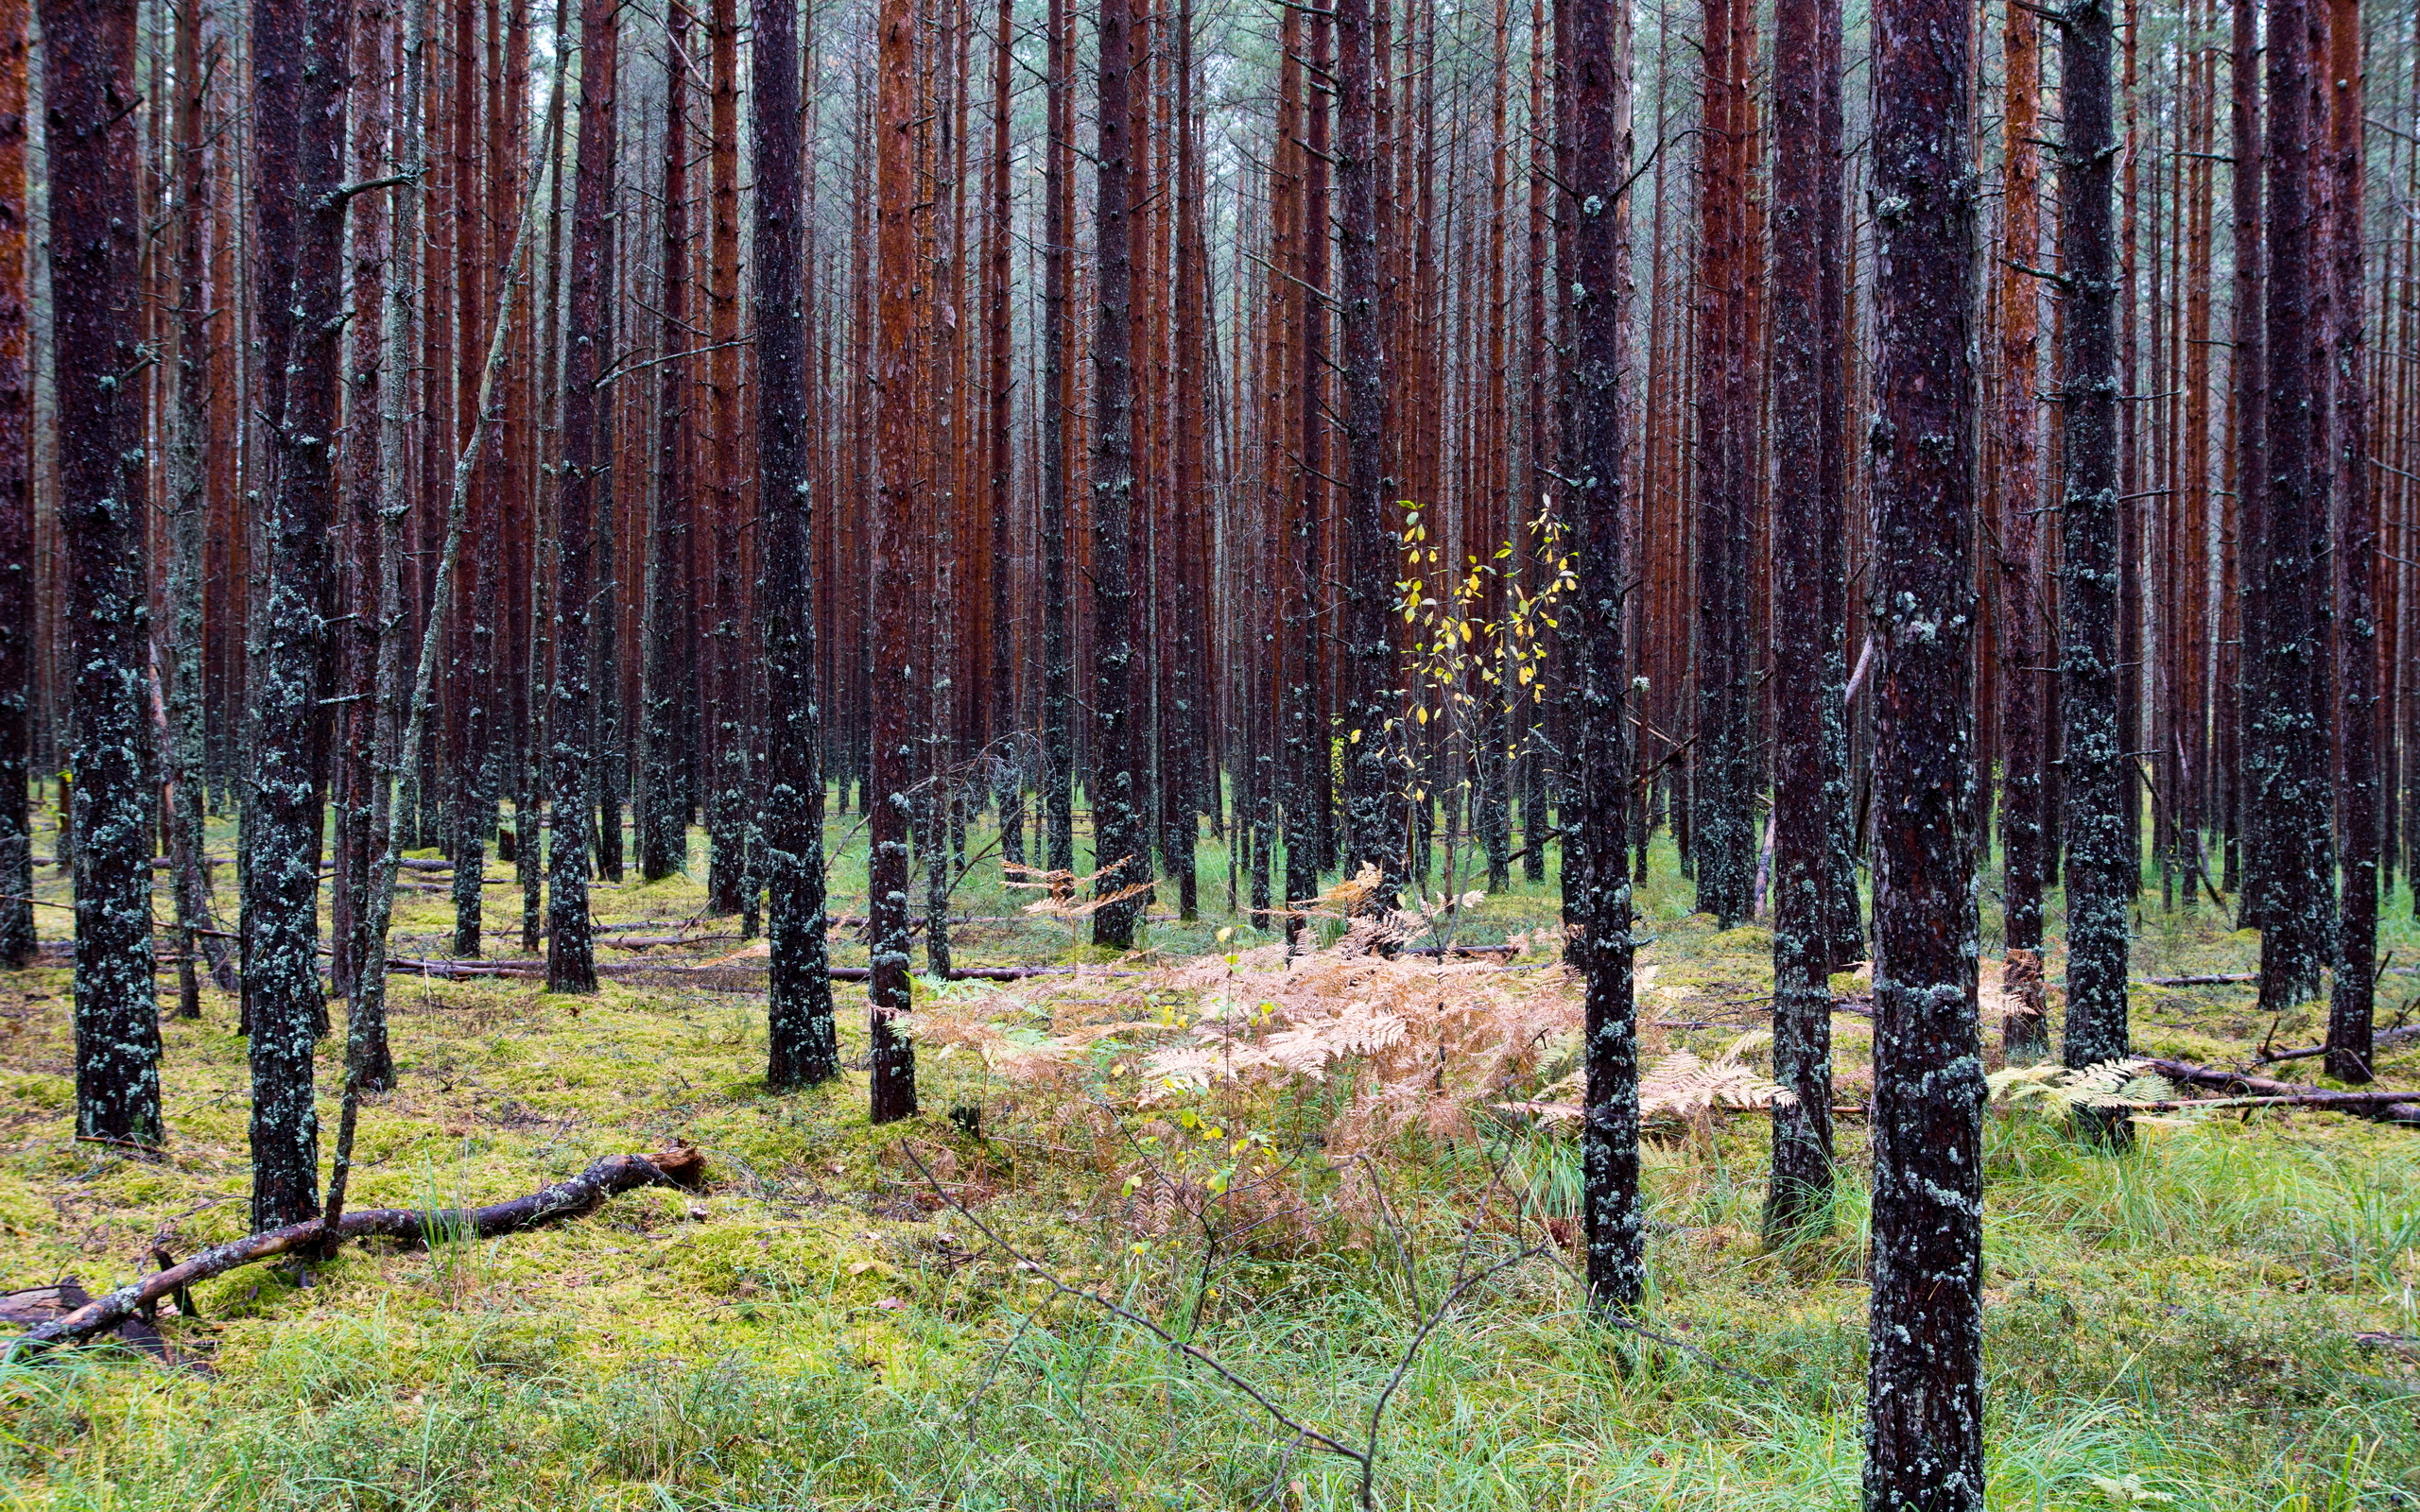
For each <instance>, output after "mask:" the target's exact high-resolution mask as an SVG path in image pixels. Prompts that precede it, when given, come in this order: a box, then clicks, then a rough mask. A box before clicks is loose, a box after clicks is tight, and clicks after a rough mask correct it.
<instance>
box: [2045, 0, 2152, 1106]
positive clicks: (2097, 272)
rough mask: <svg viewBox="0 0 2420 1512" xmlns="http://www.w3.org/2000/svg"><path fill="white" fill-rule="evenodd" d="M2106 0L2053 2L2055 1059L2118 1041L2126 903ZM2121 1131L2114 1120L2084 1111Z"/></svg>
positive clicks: (2102, 1051)
mask: <svg viewBox="0 0 2420 1512" xmlns="http://www.w3.org/2000/svg"><path fill="white" fill-rule="evenodd" d="M2110 41H2111V24H2110V14H2109V5H2108V0H2071V3H2070V4H2068V6H2067V7H2066V9H2064V10H2063V11H2061V12H2060V48H2059V80H2060V87H2059V94H2060V100H2061V112H2060V113H2061V122H2062V124H2061V130H2060V146H2059V263H2060V267H2061V270H2062V272H2061V277H2062V278H2063V279H2064V280H2065V283H2064V284H2063V285H2062V286H2063V288H2064V290H2065V292H2066V321H2065V334H2066V340H2065V343H2064V350H2063V352H2062V353H2061V356H2062V367H2063V368H2064V369H2065V370H2064V372H2063V374H2062V376H2061V379H2060V386H2059V395H2060V409H2061V412H2062V415H2063V417H2064V421H2063V434H2064V438H2065V444H2064V445H2063V447H2062V449H2061V455H2062V457H2063V459H2064V460H2063V470H2064V476H2063V479H2062V498H2061V503H2060V509H2059V521H2060V539H2061V544H2062V549H2063V561H2064V572H2065V579H2066V580H2065V583H2064V585H2063V587H2062V590H2061V593H2060V606H2061V609H2062V610H2063V612H2064V616H2065V624H2064V627H2063V630H2064V634H2063V637H2062V638H2063V640H2064V641H2065V643H2066V644H2065V645H2064V646H2063V648H2062V650H2061V653H2060V657H2059V681H2060V688H2059V710H2060V714H2061V717H2062V719H2063V720H2064V722H2065V725H2066V729H2065V731H2064V736H2063V740H2062V746H2063V747H2064V755H2063V762H2064V766H2065V772H2066V837H2065V840H2064V842H2063V844H2062V846H2061V849H2062V850H2063V851H2065V853H2066V876H2067V1022H2066V1037H2065V1038H2064V1040H2062V1041H2061V1043H2060V1052H2061V1055H2062V1057H2064V1059H2065V1060H2066V1064H2067V1065H2069V1066H2073V1067H2082V1066H2093V1065H2099V1064H2100V1063H2101V1062H2102V1061H2107V1060H2116V1059H2118V1058H2120V1057H2123V1056H2124V1055H2125V1054H2126V1053H2127V1011H2126V954H2127V940H2128V929H2127V921H2126V905H2127V901H2128V899H2129V897H2130V896H2131V891H2132V889H2131V887H2130V882H2131V870H2132V868H2133V866H2134V857H2135V845H2134V841H2133V840H2132V838H2131V837H2130V835H2129V833H2128V830H2127V827H2126V817H2125V809H2126V805H2127V804H2128V803H2129V802H2131V801H2132V798H2131V795H2132V793H2133V791H2134V789H2133V787H2132V785H2131V784H2130V782H2128V780H2127V774H2128V768H2129V766H2130V765H2131V764H2132V761H2133V758H2132V757H2131V756H2130V755H2129V754H2128V744H2129V743H2128V741H2127V740H2126V737H2125V734H2124V732H2123V731H2122V730H2121V729H2120V727H2119V724H2118V598H2117V594H2118V553H2119V541H2118V309H2117V306H2118V289H2119V286H2120V285H2119V272H2118V247H2117V242H2116V240H2115V237H2114V235H2113V231H2114V227H2113V225H2112V215H2111V210H2112V203H2111V196H2112V193H2113V190H2114V188H2115V183H2114V176H2113V163H2114V161H2115V159H2116V157H2117V148H2116V142H2115V139H2114V135H2113V127H2112V120H2111V96H2110ZM2084 1122H2085V1123H2086V1125H2088V1126H2090V1127H2091V1128H2093V1129H2095V1130H2098V1131H2100V1132H2102V1133H2104V1134H2106V1135H2108V1136H2110V1137H2119V1138H2122V1130H2124V1129H2125V1128H2126V1127H2127V1126H2128V1125H2126V1123H2125V1121H2124V1120H2122V1119H2108V1118H2102V1117H2099V1116H2097V1115H2086V1118H2085V1120H2084Z"/></svg>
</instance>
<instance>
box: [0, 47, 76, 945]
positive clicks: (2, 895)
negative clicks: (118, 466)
mask: <svg viewBox="0 0 2420 1512" xmlns="http://www.w3.org/2000/svg"><path fill="white" fill-rule="evenodd" d="M32 13H33V8H32V6H31V4H30V3H29V0H0V965H5V966H9V967H22V966H26V965H29V964H31V962H32V961H33V958H34V951H35V949H36V946H37V942H36V940H35V937H34V897H33V894H34V832H33V812H32V808H31V805H30V804H29V802H28V801H27V799H26V784H27V783H28V782H31V781H32V779H33V769H32V768H33V757H34V750H33V733H34V730H33V712H34V629H35V620H34V474H33V445H32V441H33V363H32V361H31V349H32V335H33V322H32V320H31V318H30V315H31V305H30V303H29V302H28V299H29V296H30V294H31V283H30V279H31V275H32V271H33V268H32V260H31V259H30V258H29V257H28V256H27V246H28V244H27V240H26V230H27V213H28V212H29V211H30V209H31V208H32V207H31V204H30V202H29V200H28V199H27V198H26V190H27V180H26V86H27V82H28V80H27V78H26V69H27V67H28V62H27V55H28V53H29V51H30V48H29V45H28V42H27V39H26V29H27V23H28V22H29V21H31V20H32ZM52 150H54V151H56V150H57V148H55V147H54V148H53V149H52ZM56 213H57V212H56V211H54V212H53V214H54V215H55V214H56ZM59 245H61V246H62V247H63V246H66V245H67V244H66V243H63V242H62V243H61V244H59Z"/></svg>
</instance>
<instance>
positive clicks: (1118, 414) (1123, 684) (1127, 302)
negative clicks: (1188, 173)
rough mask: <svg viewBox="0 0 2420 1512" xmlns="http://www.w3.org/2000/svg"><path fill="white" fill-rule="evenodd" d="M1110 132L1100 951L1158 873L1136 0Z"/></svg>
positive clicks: (1114, 14) (1106, 22)
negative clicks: (1143, 615)
mask: <svg viewBox="0 0 2420 1512" xmlns="http://www.w3.org/2000/svg"><path fill="white" fill-rule="evenodd" d="M1099 26H1100V32H1099V55H1098V56H1099V64H1098V67H1099V91H1100V93H1099V96H1098V107H1097V110H1096V118H1097V124H1098V131H1099V137H1098V156H1097V157H1096V158H1095V159H1094V185H1095V194H1096V198H1095V199H1094V201H1093V232H1094V235H1095V238H1096V241H1097V246H1098V251H1097V252H1096V254H1095V257H1094V268H1095V275H1094V276H1095V279H1096V281H1097V287H1096V289H1095V293H1094V299H1095V304H1096V309H1097V310H1098V324H1097V325H1096V326H1095V328H1094V335H1093V500H1092V504H1093V530H1092V546H1093V561H1092V581H1093V600H1092V609H1093V656H1092V662H1093V678H1092V682H1093V759H1092V781H1091V782H1090V783H1089V784H1088V791H1089V795H1090V797H1091V799H1092V807H1093V852H1094V862H1095V865H1096V867H1097V868H1102V875H1101V877H1100V880H1099V882H1098V884H1097V885H1096V888H1097V891H1096V896H1097V897H1098V898H1100V899H1102V900H1103V902H1102V903H1101V906H1100V907H1099V908H1098V910H1097V911H1096V912H1095V913H1094V914H1093V943H1094V944H1096V945H1102V946H1107V947H1109V948H1111V949H1114V950H1127V949H1130V948H1132V945H1133V943H1134V921H1135V919H1137V918H1138V917H1140V915H1141V914H1142V911H1143V905H1142V901H1141V899H1140V898H1139V897H1121V896H1120V895H1121V894H1124V893H1127V892H1128V891H1129V889H1131V888H1133V887H1135V886H1138V885H1141V884H1142V883H1143V882H1144V881H1145V880H1146V879H1147V878H1148V877H1149V876H1150V854H1149V843H1148V839H1147V837H1146V835H1145V833H1144V830H1143V816H1142V809H1141V806H1140V801H1139V800H1140V797H1141V795H1140V792H1139V787H1140V783H1139V782H1138V781H1137V777H1138V774H1137V773H1136V772H1135V770H1134V765H1135V763H1134V757H1135V754H1136V749H1137V747H1138V742H1137V740H1136V738H1135V727H1136V719H1135V711H1134V687H1133V682H1134V678H1133V667H1134V624H1133V616H1134V583H1133V567H1132V557H1133V536H1132V519H1133V508H1134V365H1133V361H1132V352H1133V338H1132V329H1133V327H1132V303H1133V293H1134V250H1133V236H1132V227H1131V226H1130V225H1129V222H1128V217H1129V215H1130V214H1131V213H1132V189H1131V188H1130V184H1131V183H1132V179H1133V171H1134V163H1135V160H1136V158H1137V156H1138V155H1139V153H1140V151H1141V144H1140V143H1138V142H1136V141H1135V140H1134V121H1133V119H1132V103H1131V101H1130V100H1129V98H1128V87H1129V83H1130V74H1131V72H1132V68H1133V66H1134V37H1133V18H1132V11H1131V9H1129V6H1128V3H1127V0H1102V3H1101V7H1100V20H1099Z"/></svg>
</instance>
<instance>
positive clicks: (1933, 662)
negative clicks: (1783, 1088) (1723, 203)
mask: <svg viewBox="0 0 2420 1512" xmlns="http://www.w3.org/2000/svg"><path fill="white" fill-rule="evenodd" d="M1973 27H1974V20H1973V11H1972V9H1971V8H1970V7H1968V6H1966V5H1964V4H1962V3H1961V0H1881V3H1879V4H1877V5H1876V7H1875V10H1874V43H1875V52H1874V57H1873V60H1872V62H1871V65H1870V66H1871V69H1872V76H1873V78H1874V181H1873V194H1874V199H1873V204H1874V215H1875V224H1876V236H1877V246H1876V259H1877V265H1876V278H1875V292H1874V299H1875V311H1874V318H1875V335H1876V347H1875V370H1874V421H1873V428H1872V432H1871V440H1870V443H1869V444H1870V453H1869V457H1870V464H1871V467H1872V477H1873V489H1874V522H1875V524H1874V529H1875V541H1874V550H1875V556H1874V574H1875V576H1874V588H1873V600H1872V606H1871V613H1872V616H1873V622H1874V633H1875V635H1876V640H1877V642H1878V649H1879V654H1880V656H1881V658H1882V660H1881V663H1880V670H1879V679H1878V681H1877V682H1876V686H1875V689H1874V695H1875V712H1874V760H1875V772H1874V803H1873V809H1874V814H1875V821H1874V823H1875V843H1874V877H1875V883H1874V890H1875V902H1874V928H1875V946H1876V950H1875V962H1874V1015H1875V1025H1874V1088H1875V1090H1874V1117H1873V1127H1874V1132H1873V1150H1874V1219H1873V1259H1872V1262H1871V1267H1872V1268H1871V1275H1872V1278H1873V1301H1872V1304H1871V1306H1872V1314H1871V1329H1870V1354H1869V1357H1868V1358H1869V1364H1868V1369H1867V1378H1866V1412H1867V1422H1866V1463H1865V1505H1866V1507H1867V1509H1868V1512H1979V1508H1981V1506H1982V1505H1983V1412H1982V1407H1983V1400H1982V1396H1983V1376H1982V1343H1983V1339H1982V1237H1983V1234H1982V1219H1983V1171H1982V1105H1983V1065H1982V1043H1981V1035H1980V1031H1979V1026H1978V1022H1977V1017H1976V982H1975V950H1976V935H1977V919H1976V912H1975V895H1974V874H1975V858H1974V845H1975V840H1974V835H1973V833H1971V829H1970V826H1971V824H1972V816H1973V815H1974V812H1975V804H1974V795H1973V783H1974V782H1975V764H1974V696H1975V690H1974V662H1973V645H1974V623H1975V614H1976V608H1977V606H1976V595H1975V592H1974V585H1973V577H1972V574H1971V568H1970V565H1969V564H1970V560H1971V553H1972V549H1973V544H1974V532H1975V498H1974V481H1973V480H1974V461H1975V442H1976V434H1975V420H1976V416H1975V411H1976V404H1975V373H1974V369H1973V358H1972V355H1971V353H1972V352H1973V350H1974V344H1973V337H1974V331H1973V324H1974V316H1975V301H1976V294H1977V287H1976V282H1977V279H1976V266H1975V265H1976V259H1975V248H1976V226H1975V220H1976V198H1977V184H1976V181H1975V169H1974V140H1973V123H1972V119H1971V114H1970V112H1971V109H1972V107H1971V103H1970V95H1969V91H1970V89H1971V88H1972V78H1973V68H1974V61H1975V59H1974V50H1975V49H1974V35H1973Z"/></svg>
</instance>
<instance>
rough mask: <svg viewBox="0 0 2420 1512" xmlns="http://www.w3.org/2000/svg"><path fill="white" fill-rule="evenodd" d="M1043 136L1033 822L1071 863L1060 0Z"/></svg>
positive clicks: (1068, 155) (1054, 13) (1066, 240)
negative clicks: (1038, 710) (1037, 731)
mask: <svg viewBox="0 0 2420 1512" xmlns="http://www.w3.org/2000/svg"><path fill="white" fill-rule="evenodd" d="M1049 26H1050V38H1049V67H1050V77H1049V82H1048V89H1049V92H1050V100H1049V133H1050V140H1049V143H1048V146H1047V148H1046V156H1045V158H1044V162H1043V181H1042V194H1043V200H1044V204H1043V240H1044V243H1045V246H1044V248H1043V254H1042V255H1043V275H1042V277H1043V289H1042V326H1043V330H1042V394H1041V407H1042V508H1041V515H1042V541H1041V545H1042V774H1041V775H1042V781H1041V787H1042V822H1043V834H1044V843H1043V865H1044V866H1045V867H1046V868H1049V869H1051V870H1054V871H1071V870H1073V869H1074V868H1075V865H1076V841H1075V796H1074V793H1073V791H1072V787H1073V783H1074V779H1075V770H1076V744H1075V713H1074V694H1073V691H1072V690H1073V683H1074V680H1075V673H1074V658H1073V654H1072V650H1071V647H1070V644H1069V637H1068V633H1067V531H1068V527H1069V521H1068V517H1067V413H1068V409H1069V404H1070V401H1069V395H1070V394H1072V392H1073V388H1072V385H1071V380H1072V377H1073V374H1072V373H1071V372H1070V370H1069V364H1070V362H1071V361H1072V359H1073V355H1074V354H1073V353H1072V352H1069V351H1068V345H1069V343H1068V335H1069V332H1070V325H1069V322H1070V321H1071V320H1072V319H1073V318H1074V315H1073V300H1074V290H1073V287H1072V274H1071V266H1072V264H1073V261H1074V252H1075V249H1074V245H1073V243H1074V240H1075V235H1076V227H1075V216H1074V215H1073V214H1072V206H1073V205H1074V202H1075V200H1074V196H1075V170H1074V164H1073V162H1072V159H1073V157H1074V149H1075V144H1074V142H1073V140H1072V138H1073V136H1074V134H1075V128H1074V121H1073V116H1074V104H1073V102H1072V101H1071V100H1069V99H1068V97H1067V92H1068V90H1069V88H1070V87H1071V85H1070V77H1069V76H1070V75H1071V74H1072V73H1073V72H1074V59H1073V57H1072V54H1073V53H1074V51H1075V48H1074V47H1073V45H1072V44H1071V42H1070V37H1069V31H1068V26H1069V22H1068V20H1067V15H1066V0H1050V11H1049Z"/></svg>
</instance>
